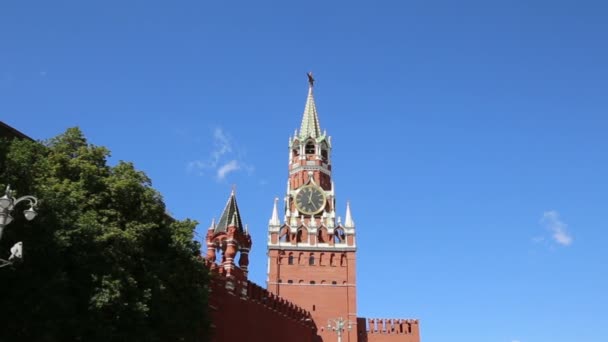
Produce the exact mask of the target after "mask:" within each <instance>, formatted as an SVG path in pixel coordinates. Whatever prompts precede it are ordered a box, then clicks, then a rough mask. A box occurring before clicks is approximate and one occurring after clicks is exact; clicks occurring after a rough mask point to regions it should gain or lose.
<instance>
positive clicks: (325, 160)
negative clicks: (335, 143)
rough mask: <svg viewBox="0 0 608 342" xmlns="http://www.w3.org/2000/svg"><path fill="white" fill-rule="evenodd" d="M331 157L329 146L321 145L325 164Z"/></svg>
mask: <svg viewBox="0 0 608 342" xmlns="http://www.w3.org/2000/svg"><path fill="white" fill-rule="evenodd" d="M328 156H329V152H328V149H327V145H326V144H325V143H323V145H321V158H323V161H324V162H327V159H328Z"/></svg>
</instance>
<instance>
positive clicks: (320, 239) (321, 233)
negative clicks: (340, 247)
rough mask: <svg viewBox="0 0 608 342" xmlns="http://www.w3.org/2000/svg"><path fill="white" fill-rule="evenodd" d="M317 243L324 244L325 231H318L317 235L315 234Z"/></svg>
mask: <svg viewBox="0 0 608 342" xmlns="http://www.w3.org/2000/svg"><path fill="white" fill-rule="evenodd" d="M317 235H318V236H317V242H319V243H326V242H327V230H325V229H319V233H318V234H317Z"/></svg>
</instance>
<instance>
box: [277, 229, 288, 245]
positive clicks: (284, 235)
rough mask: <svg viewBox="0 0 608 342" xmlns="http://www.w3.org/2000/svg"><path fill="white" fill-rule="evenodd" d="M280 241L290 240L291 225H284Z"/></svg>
mask: <svg viewBox="0 0 608 342" xmlns="http://www.w3.org/2000/svg"><path fill="white" fill-rule="evenodd" d="M279 241H281V242H289V227H284V228H283V229H281V232H280V233H279Z"/></svg>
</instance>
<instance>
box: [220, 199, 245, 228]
mask: <svg viewBox="0 0 608 342" xmlns="http://www.w3.org/2000/svg"><path fill="white" fill-rule="evenodd" d="M230 226H235V227H236V230H238V231H240V232H243V222H241V213H240V212H239V206H238V205H237V204H236V196H235V194H234V191H232V192H231V193H230V197H229V198H228V203H226V208H224V212H223V213H222V216H221V217H220V221H219V222H218V223H217V225H216V226H215V229H214V232H215V233H220V232H226V231H228V227H230Z"/></svg>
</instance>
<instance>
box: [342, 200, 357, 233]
mask: <svg viewBox="0 0 608 342" xmlns="http://www.w3.org/2000/svg"><path fill="white" fill-rule="evenodd" d="M344 227H346V228H354V227H355V221H353V217H352V215H351V213H350V202H346V218H345V219H344Z"/></svg>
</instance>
